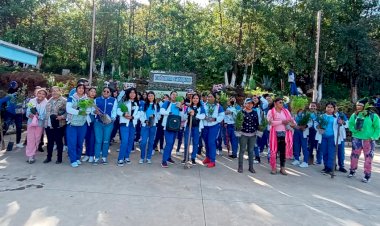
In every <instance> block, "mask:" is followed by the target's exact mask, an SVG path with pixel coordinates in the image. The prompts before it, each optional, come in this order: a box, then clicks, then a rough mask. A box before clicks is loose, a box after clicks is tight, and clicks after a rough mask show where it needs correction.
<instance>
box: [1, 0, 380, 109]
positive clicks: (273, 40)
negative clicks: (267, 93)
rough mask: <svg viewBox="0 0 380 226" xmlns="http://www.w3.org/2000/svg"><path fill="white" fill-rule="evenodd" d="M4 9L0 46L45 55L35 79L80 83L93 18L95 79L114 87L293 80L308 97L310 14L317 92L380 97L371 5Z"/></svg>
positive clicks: (111, 1)
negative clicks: (191, 78) (162, 78)
mask: <svg viewBox="0 0 380 226" xmlns="http://www.w3.org/2000/svg"><path fill="white" fill-rule="evenodd" d="M205 1H207V4H204V5H198V4H197V3H195V2H193V1H191V0H146V1H144V2H140V1H137V0H94V1H92V0H2V1H1V2H0V39H1V40H4V41H7V42H11V43H14V44H17V45H20V46H23V47H26V48H30V49H33V50H35V51H38V52H40V53H43V54H44V58H43V64H42V68H41V70H42V71H43V72H51V73H57V74H60V73H61V71H62V69H70V71H71V72H73V73H75V74H78V75H80V76H87V75H88V73H89V66H90V61H89V59H90V50H91V31H92V16H93V8H95V12H96V14H95V15H96V26H95V47H94V63H95V68H94V72H95V74H96V76H99V77H101V76H104V77H112V78H114V79H118V80H130V79H132V78H136V77H138V78H147V77H148V76H149V72H150V71H151V70H165V71H179V72H191V73H195V74H196V75H197V80H198V81H200V82H198V87H199V89H210V87H211V86H212V84H218V83H223V84H226V85H227V84H228V85H229V86H231V87H236V86H243V87H244V86H247V85H249V86H252V87H253V88H254V87H256V86H259V87H261V88H262V89H265V90H268V89H272V90H273V89H280V88H281V82H280V81H281V79H282V80H283V81H285V83H286V81H287V73H288V71H289V70H290V69H292V70H294V71H295V73H296V75H297V78H298V79H299V78H301V80H297V83H298V84H301V87H302V88H303V91H304V92H308V91H309V90H311V88H312V84H313V79H312V78H313V75H314V70H315V69H314V68H315V52H316V33H317V12H318V11H321V12H322V20H321V33H320V49H319V69H318V75H319V78H318V83H321V84H323V87H324V89H323V94H324V97H327V98H335V99H350V100H351V101H352V102H355V101H356V100H357V99H358V98H359V97H362V96H368V95H373V94H376V93H378V92H379V88H378V87H380V54H379V53H380V6H379V1H378V0H205Z"/></svg>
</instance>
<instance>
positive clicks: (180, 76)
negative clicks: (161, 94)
mask: <svg viewBox="0 0 380 226" xmlns="http://www.w3.org/2000/svg"><path fill="white" fill-rule="evenodd" d="M147 89H148V90H163V91H173V90H175V91H185V90H187V89H193V90H195V89H196V75H195V74H193V73H185V72H165V71H151V72H150V79H149V84H148V88H147Z"/></svg>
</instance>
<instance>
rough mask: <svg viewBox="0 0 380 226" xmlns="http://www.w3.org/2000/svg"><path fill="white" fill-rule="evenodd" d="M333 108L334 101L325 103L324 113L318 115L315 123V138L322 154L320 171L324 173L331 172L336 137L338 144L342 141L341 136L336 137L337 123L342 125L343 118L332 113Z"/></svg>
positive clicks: (334, 106)
mask: <svg viewBox="0 0 380 226" xmlns="http://www.w3.org/2000/svg"><path fill="white" fill-rule="evenodd" d="M335 108H336V105H335V103H333V102H329V103H327V104H326V111H325V114H323V115H320V116H319V118H318V121H317V123H316V124H315V126H316V129H317V134H316V137H315V139H316V140H318V143H319V144H320V148H321V152H322V155H323V164H324V168H323V170H322V171H321V172H322V173H324V174H331V173H332V171H333V165H334V155H335V145H336V141H337V139H338V144H340V143H341V142H342V141H343V138H342V136H339V138H338V123H339V124H340V125H342V124H343V120H342V119H340V118H337V117H336V116H335V115H334V111H335Z"/></svg>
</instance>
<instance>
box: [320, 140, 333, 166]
mask: <svg viewBox="0 0 380 226" xmlns="http://www.w3.org/2000/svg"><path fill="white" fill-rule="evenodd" d="M321 151H322V154H323V164H324V165H325V168H326V169H327V170H332V169H333V163H334V155H335V141H334V136H328V137H326V136H322V143H321Z"/></svg>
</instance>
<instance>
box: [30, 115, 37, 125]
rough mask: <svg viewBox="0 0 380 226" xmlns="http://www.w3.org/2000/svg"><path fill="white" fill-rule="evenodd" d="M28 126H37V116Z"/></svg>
mask: <svg viewBox="0 0 380 226" xmlns="http://www.w3.org/2000/svg"><path fill="white" fill-rule="evenodd" d="M30 126H32V127H36V126H38V118H37V116H34V117H33V119H32V122H31V123H30Z"/></svg>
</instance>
